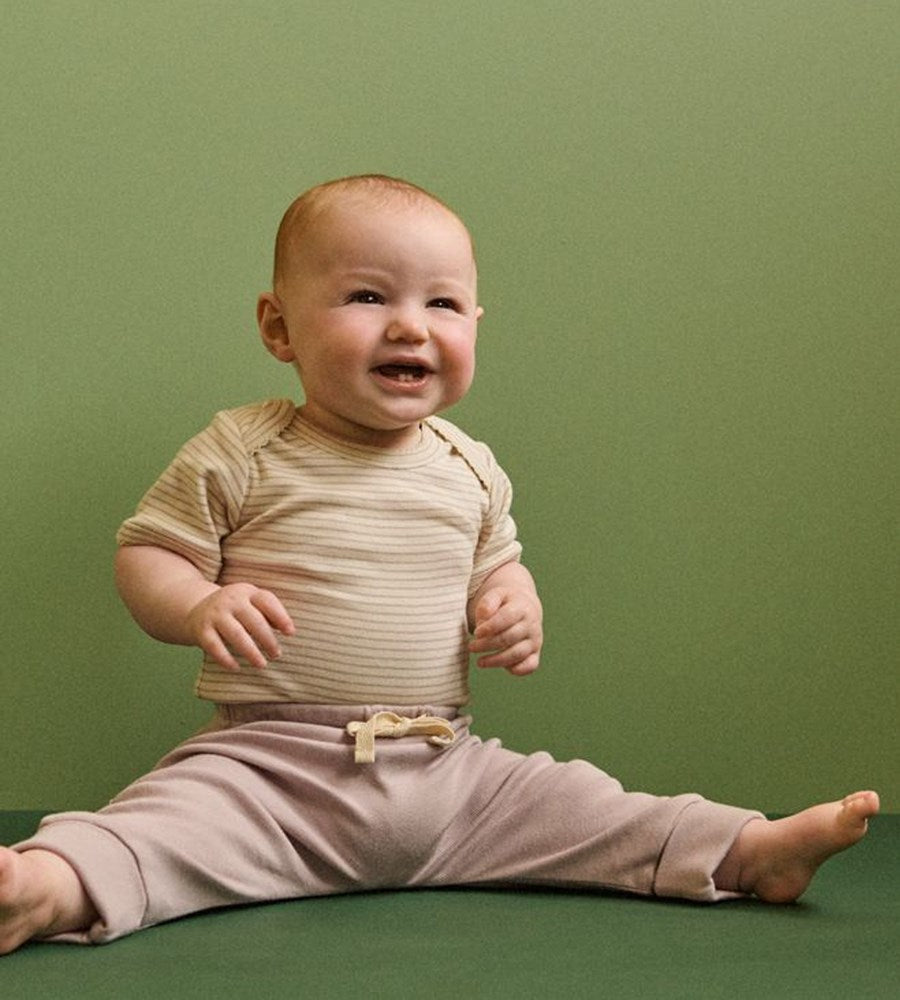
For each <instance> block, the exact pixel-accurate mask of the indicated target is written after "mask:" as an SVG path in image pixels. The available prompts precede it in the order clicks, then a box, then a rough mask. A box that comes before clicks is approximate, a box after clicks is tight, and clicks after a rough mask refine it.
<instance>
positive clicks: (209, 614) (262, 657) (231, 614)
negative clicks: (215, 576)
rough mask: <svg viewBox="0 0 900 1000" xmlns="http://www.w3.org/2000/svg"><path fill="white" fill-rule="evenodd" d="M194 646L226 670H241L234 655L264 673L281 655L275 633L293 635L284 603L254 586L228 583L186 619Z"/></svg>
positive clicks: (192, 611) (291, 624) (202, 602)
mask: <svg viewBox="0 0 900 1000" xmlns="http://www.w3.org/2000/svg"><path fill="white" fill-rule="evenodd" d="M187 627H188V630H189V632H190V634H191V636H192V638H193V641H194V644H195V645H197V646H199V647H200V648H201V649H202V650H203V652H204V653H206V654H207V655H208V656H211V657H212V658H213V659H214V660H215V661H216V663H218V664H219V665H220V666H222V667H224V668H225V669H226V670H239V669H240V664H239V663H238V661H237V660H236V659H235V656H234V655H233V654H235V653H236V654H237V655H238V656H242V657H243V658H244V659H245V660H246V661H247V662H248V663H249V664H250V666H252V667H256V669H258V670H262V669H263V668H264V667H265V666H266V664H267V663H268V661H269V660H275V659H277V658H278V657H279V656H280V655H281V647H280V646H279V644H278V638H277V636H276V635H275V632H276V631H278V632H280V633H281V634H282V635H293V634H294V623H293V622H292V621H291V618H290V615H288V613H287V611H285V608H284V605H283V604H282V603H281V601H280V600H279V599H278V598H277V597H276V596H275V595H274V594H273V593H272V592H271V591H269V590H263V589H262V588H260V587H255V586H254V585H253V584H252V583H229V584H226V585H225V586H224V587H220V588H219V589H218V590H216V591H213V593H211V594H209V595H208V596H207V597H204V598H203V600H202V601H200V602H199V604H196V605H195V606H194V607H193V608H192V609H191V611H190V612H189V613H188V617H187Z"/></svg>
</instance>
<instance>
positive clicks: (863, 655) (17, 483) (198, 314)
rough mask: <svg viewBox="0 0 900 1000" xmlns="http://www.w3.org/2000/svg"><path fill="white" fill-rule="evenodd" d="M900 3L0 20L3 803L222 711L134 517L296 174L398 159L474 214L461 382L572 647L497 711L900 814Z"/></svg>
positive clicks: (375, 8) (722, 774)
mask: <svg viewBox="0 0 900 1000" xmlns="http://www.w3.org/2000/svg"><path fill="white" fill-rule="evenodd" d="M898 39H900V7H898V5H896V4H894V3H891V2H885V3H862V2H859V3H854V2H846V3H843V2H827V0H826V2H795V3H788V4H786V3H783V2H781V0H767V2H754V3H737V2H734V3H732V2H721V3H715V2H669V3H665V2H661V0H660V2H635V0H614V2H590V3H589V2H583V3H578V2H564V0H563V2H557V3H539V2H527V0H525V2H523V0H517V2H513V0H491V2H490V3H485V2H483V0H480V2H477V3H476V2H470V0H456V2H454V3H422V2H419V3H413V2H409V3H404V2H399V0H397V2H373V3H350V2H344V0H337V2H334V0H332V2H328V3H326V2H324V0H321V2H312V0H307V2H286V0H285V2H276V0H255V2H253V3H201V2H194V3H182V2H175V0H165V2H154V3H135V2H122V0H117V2H112V0H110V2H102V0H98V2H93V3H86V2H78V0H74V2H59V3H51V2H42V0H38V2H33V3H29V4H27V5H26V4H21V5H12V4H8V5H6V9H5V11H4V16H3V31H2V33H0V73H2V83H3V91H2V92H3V95H4V96H3V100H2V102H0V115H2V124H3V141H2V143H0V164H2V173H3V178H4V195H5V196H4V224H3V227H2V234H3V235H2V239H3V267H2V271H0V281H2V292H3V295H2V302H3V338H4V350H3V352H2V358H3V361H2V370H0V390H2V391H0V403H2V408H3V410H2V425H0V432H2V456H3V465H4V469H5V472H4V475H3V477H2V495H0V518H2V521H0V538H2V541H0V545H2V549H0V552H2V559H3V569H4V571H3V573H2V583H0V587H2V594H0V641H2V658H0V684H2V687H0V741H2V750H3V761H4V763H3V780H2V782H0V808H23V809H27V808H35V809H43V808H68V807H94V806H97V805H100V804H101V803H102V802H103V801H104V800H105V799H106V798H107V797H108V796H110V795H111V794H113V793H114V792H115V790H116V789H117V788H118V787H119V786H121V785H122V784H123V783H124V782H125V781H127V780H129V779H130V778H131V777H133V776H134V775H136V774H137V773H139V772H141V771H142V770H144V769H146V768H147V767H149V766H150V765H151V764H152V763H153V762H154V760H155V759H156V758H157V757H158V756H159V755H160V754H161V753H162V752H164V750H166V749H167V748H168V747H169V746H170V745H171V744H173V743H174V742H176V741H177V740H178V739H180V738H181V737H183V736H184V735H186V734H187V733H189V732H190V731H191V730H192V729H193V728H195V727H197V726H199V725H200V724H201V723H202V722H203V721H204V719H205V718H206V710H205V708H204V706H203V705H202V704H200V703H198V702H196V701H195V700H194V698H193V696H192V683H193V675H194V672H195V667H196V662H197V657H196V655H195V653H194V652H193V651H191V650H188V649H181V648H174V647H165V646H162V645H159V644H157V643H154V642H153V641H152V640H150V639H148V638H146V637H144V636H143V635H142V634H141V633H140V632H139V631H138V629H137V627H136V626H134V625H133V624H132V622H131V621H130V619H129V618H128V616H127V613H126V612H125V611H124V609H122V608H121V607H120V605H119V603H118V600H117V598H116V596H115V594H114V591H113V586H112V580H111V570H110V565H111V560H112V555H113V536H114V533H115V530H116V528H117V526H118V524H119V522H120V521H121V520H122V519H123V518H124V517H125V516H127V515H128V514H129V513H130V511H131V510H132V509H133V507H134V505H135V503H136V502H137V500H138V498H139V497H140V495H141V493H142V492H143V490H144V489H145V488H146V487H147V486H148V485H149V484H150V482H151V481H152V480H153V479H154V478H155V476H156V475H157V474H158V472H159V471H160V470H161V469H162V467H163V466H164V465H165V464H166V463H167V462H168V460H169V459H170V458H171V456H172V455H173V454H174V451H175V450H176V449H177V447H178V446H179V445H180V444H181V443H182V442H183V441H184V440H185V439H186V438H187V437H188V436H190V435H191V434H192V433H194V432H195V431H196V430H198V429H200V428H201V427H202V426H204V425H205V424H206V423H207V421H208V419H209V417H210V416H211V414H212V413H213V412H214V411H215V410H217V409H221V408H223V407H227V406H232V405H237V404H240V403H243V402H247V401H249V400H252V399H257V398H263V397H267V396H273V395H291V394H295V393H296V389H295V385H294V380H293V375H292V373H291V371H290V370H289V369H288V368H286V367H284V368H282V367H279V366H278V365H276V364H275V363H274V362H273V361H272V359H271V358H270V357H269V356H268V355H266V353H265V352H264V350H263V348H262V346H261V345H260V344H259V342H258V339H257V337H256V333H255V327H254V320H253V315H254V303H255V298H256V295H257V293H258V292H259V291H260V290H262V289H263V288H265V287H266V286H267V283H268V274H269V267H270V257H271V249H270V248H271V242H272V238H273V235H274V231H275V227H276V226H277V223H278V220H279V218H280V216H281V213H282V211H283V210H284V208H285V207H286V205H287V204H288V202H289V201H290V200H291V199H292V197H293V196H294V195H295V194H296V193H298V192H299V191H300V190H303V189H304V188H306V187H308V186H310V185H311V184H314V183H317V182H319V181H321V180H326V179H329V178H331V177H335V176H339V175H343V174H348V173H356V172H362V171H382V172H387V173H393V174H398V175H401V176H405V177H408V178H409V179H411V180H414V181H416V182H417V183H419V184H422V185H424V186H426V187H429V188H431V189H433V190H434V191H435V192H436V193H438V194H439V195H440V196H442V197H443V198H444V199H445V200H447V201H448V202H449V203H450V204H451V205H453V206H454V207H455V208H456V209H457V210H458V211H459V213H460V214H461V215H462V216H463V218H464V219H465V220H466V221H467V222H468V223H469V225H470V227H471V229H472V232H473V234H474V237H475V240H476V244H477V247H478V255H479V263H480V268H481V298H482V302H483V304H484V306H485V308H486V316H485V318H484V320H483V321H482V325H481V333H480V342H479V352H480V371H479V376H478V379H477V381H476V385H475V387H474V389H473V391H472V393H471V395H470V397H469V398H468V399H467V400H466V401H465V402H464V403H463V404H461V405H460V406H459V407H457V408H456V410H455V411H454V414H452V415H453V416H454V417H455V419H457V421H458V422H459V423H460V424H461V425H462V426H464V427H465V428H466V429H467V430H469V431H470V432H471V433H472V434H473V435H474V436H476V437H483V438H487V439H488V440H489V441H490V442H491V444H492V446H493V448H494V451H495V452H496V454H497V456H498V458H499V459H500V461H501V462H502V464H503V465H504V466H505V467H506V469H507V470H508V472H509V473H510V475H511V476H512V478H513V480H514V482H515V484H516V487H517V493H516V501H515V514H516V517H517V520H518V522H519V524H520V529H521V535H522V539H523V542H524V544H525V547H526V558H527V562H528V564H529V565H530V567H531V568H532V570H533V572H534V574H535V576H536V577H537V579H538V581H539V584H540V586H541V590H542V594H543V597H544V601H545V608H546V623H547V633H548V636H547V643H546V648H545V655H544V663H543V668H542V670H541V671H540V672H539V673H538V674H537V675H535V676H534V677H532V678H529V679H527V680H517V679H513V678H510V677H508V676H507V675H505V674H502V673H500V674H498V673H490V674H479V675H478V676H477V677H476V678H475V715H476V720H477V729H478V731H479V732H481V733H483V734H498V735H500V736H502V738H503V739H504V741H505V742H506V743H508V744H509V745H511V746H514V747H517V748H521V749H523V750H530V749H536V748H538V747H546V748H548V749H551V750H552V751H554V752H556V753H558V754H559V755H561V756H572V755H577V756H588V757H590V758H592V759H594V760H595V761H597V762H598V763H600V764H601V765H602V766H604V767H605V768H606V769H607V770H610V771H612V772H613V773H615V774H617V775H618V776H620V777H621V778H622V780H623V781H624V782H625V783H626V784H627V785H628V786H630V787H636V788H644V789H646V790H649V791H655V792H676V791H682V790H686V789H695V790H699V791H701V792H703V793H705V794H707V795H710V796H712V797H716V798H720V799H724V800H727V801H733V802H737V803H740V804H745V805H751V806H756V807H759V808H763V809H766V810H769V811H785V810H788V809H794V808H797V807H799V806H802V805H804V804H806V803H807V802H809V801H811V800H814V799H818V798H820V797H822V796H828V797H830V796H833V795H835V794H838V793H843V792H845V791H848V790H850V789H852V788H854V787H857V786H874V787H876V788H879V789H880V790H881V792H882V794H883V796H884V799H885V804H886V806H887V807H888V808H890V809H893V810H897V809H900V788H898V782H897V761H898V756H900V755H898V749H900V748H898V739H897V733H898V725H897V718H898V649H900V643H898V628H897V607H898V601H897V598H898V584H897V581H898V560H897V548H896V530H895V527H896V525H895V520H894V516H895V515H894V512H895V509H896V502H897V495H898V491H897V487H898V482H897V480H898V467H897V449H896V445H897V436H896V433H895V432H896V418H897V399H898V398H900V393H898V388H900V387H898V384H897V382H898V380H897V368H898V366H897V361H898V345H897V331H898V319H900V293H898V275H900V252H898V201H900V199H898V185H897V164H898V162H900V141H898V137H900V129H898V111H897V108H898V104H897V97H898V93H900V87H898V84H900V41H898Z"/></svg>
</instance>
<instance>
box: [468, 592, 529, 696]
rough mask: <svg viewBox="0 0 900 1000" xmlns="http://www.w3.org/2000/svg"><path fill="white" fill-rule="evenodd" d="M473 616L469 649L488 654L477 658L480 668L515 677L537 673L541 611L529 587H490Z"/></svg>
mask: <svg viewBox="0 0 900 1000" xmlns="http://www.w3.org/2000/svg"><path fill="white" fill-rule="evenodd" d="M473 617H474V624H475V628H474V630H473V632H472V641H471V642H470V643H469V650H470V652H472V653H486V654H488V655H486V656H481V657H479V659H478V666H479V667H502V668H503V669H504V670H507V671H509V673H511V674H515V675H516V676H517V677H522V676H524V675H525V674H530V673H532V672H533V671H535V670H537V668H538V664H539V662H540V653H541V646H542V645H543V642H544V633H543V627H542V624H541V622H542V619H543V610H542V608H541V602H540V599H539V598H538V596H537V594H536V593H535V592H534V591H533V590H532V589H531V588H513V587H508V586H496V587H492V588H491V589H489V590H487V591H485V593H483V594H482V595H481V596H480V597H479V598H478V601H477V603H476V604H475V607H474V612H473Z"/></svg>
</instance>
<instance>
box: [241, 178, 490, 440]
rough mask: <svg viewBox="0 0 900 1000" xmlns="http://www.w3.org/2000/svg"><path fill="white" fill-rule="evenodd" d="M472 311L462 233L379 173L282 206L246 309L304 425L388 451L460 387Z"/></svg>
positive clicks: (444, 210)
mask: <svg viewBox="0 0 900 1000" xmlns="http://www.w3.org/2000/svg"><path fill="white" fill-rule="evenodd" d="M481 313H482V310H481V309H480V307H479V306H478V304H477V298H476V269H475V260H474V254H473V250H472V241H471V238H470V236H469V233H468V230H467V229H466V227H465V226H464V225H463V224H462V222H461V221H460V220H459V218H458V217H457V216H456V215H455V214H454V213H453V212H452V211H451V210H450V209H449V208H448V207H447V206H446V205H444V204H443V202H441V201H440V200H439V199H438V198H435V197H434V196H433V195H431V194H429V193H428V192H427V191H425V190H423V189H422V188H420V187H417V186H416V185H415V184H410V183H409V182H407V181H402V180H398V179H396V178H390V177H383V176H380V175H363V176H358V177H348V178H342V179H341V180H337V181H331V182H329V183H327V184H322V185H319V186H318V187H315V188H312V189H311V190H310V191H307V192H306V193H305V194H303V195H301V196H300V197H299V198H298V199H297V200H296V201H294V202H293V204H292V205H291V206H290V208H289V209H288V210H287V212H286V213H285V215H284V218H283V219H282V222H281V225H280V227H279V230H278V236H277V239H276V248H275V271H274V278H273V291H272V292H266V293H265V294H263V295H262V296H260V299H259V304H258V307H257V318H258V320H259V326H260V332H261V334H262V338H263V341H264V343H265V344H266V347H267V348H268V349H269V351H270V352H271V353H272V354H273V355H274V356H275V357H276V358H278V359H279V360H281V361H286V362H289V363H291V364H293V365H294V366H295V367H296V369H297V371H298V373H299V375H300V379H301V382H302V383H303V387H304V391H305V396H306V401H305V404H304V406H303V412H304V415H305V416H306V417H307V419H308V420H310V421H312V422H314V423H317V424H318V425H319V426H321V427H322V428H323V429H325V430H328V431H331V432H333V433H335V434H337V435H339V436H343V437H346V438H348V439H352V440H354V441H357V442H359V443H369V444H375V445H379V446H383V447H391V448H403V447H408V446H409V445H410V444H411V443H412V442H413V441H414V440H416V439H417V437H418V433H419V423H420V421H421V420H423V419H424V418H425V417H427V416H430V415H431V414H432V413H435V412H436V411H437V410H440V409H443V408H445V407H447V406H450V405H452V404H453V403H455V402H456V401H457V400H459V399H460V398H462V396H463V395H464V394H465V392H466V391H467V390H468V388H469V385H470V383H471V380H472V375H473V373H474V361H475V330H476V324H477V321H478V319H479V318H480V316H481Z"/></svg>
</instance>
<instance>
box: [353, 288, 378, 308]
mask: <svg viewBox="0 0 900 1000" xmlns="http://www.w3.org/2000/svg"><path fill="white" fill-rule="evenodd" d="M347 301H348V302H361V303H363V305H378V304H379V303H381V302H384V298H383V297H382V296H381V295H379V294H378V292H373V291H372V290H371V289H370V288H360V289H359V290H358V291H356V292H351V293H350V295H348V296H347Z"/></svg>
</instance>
